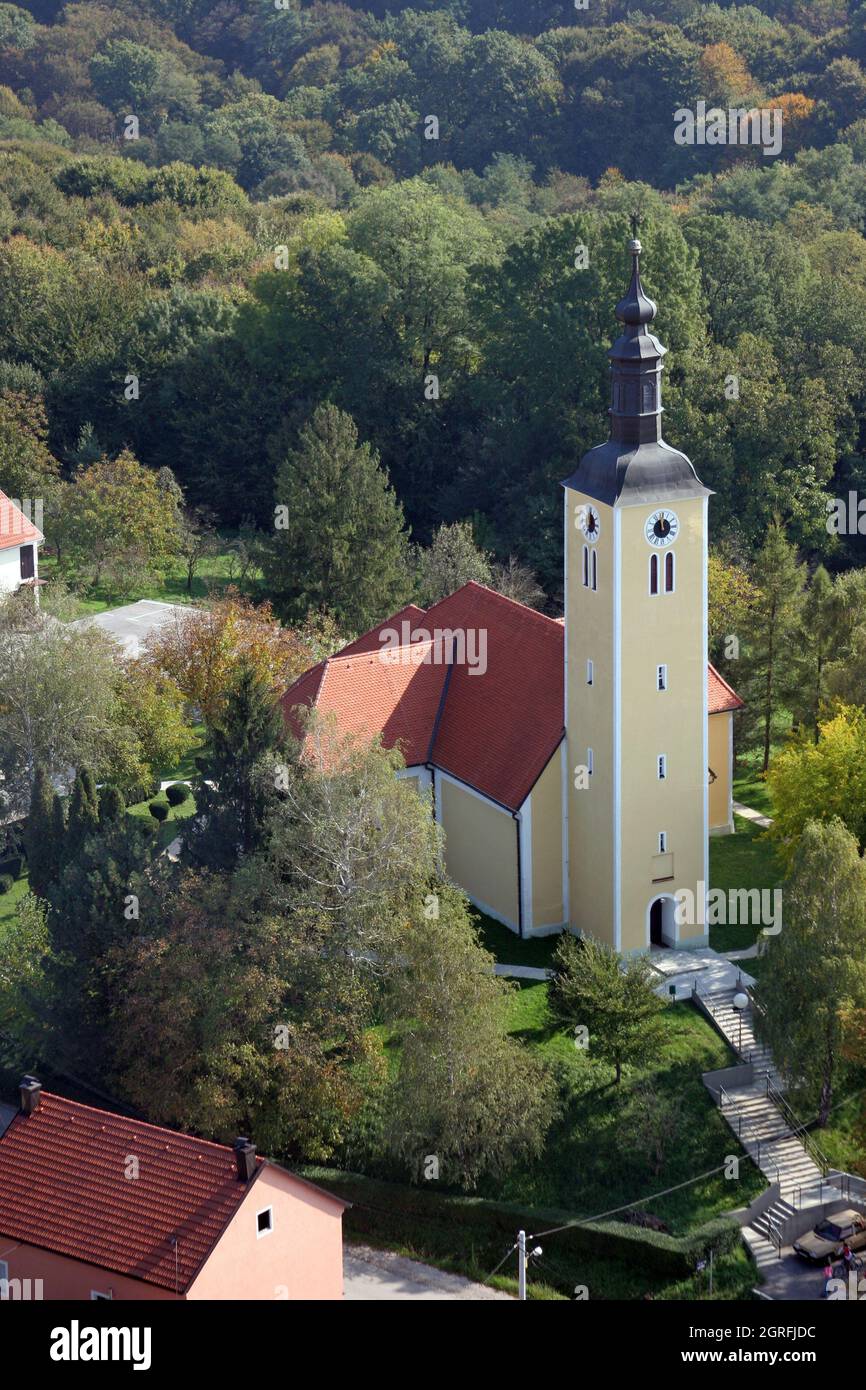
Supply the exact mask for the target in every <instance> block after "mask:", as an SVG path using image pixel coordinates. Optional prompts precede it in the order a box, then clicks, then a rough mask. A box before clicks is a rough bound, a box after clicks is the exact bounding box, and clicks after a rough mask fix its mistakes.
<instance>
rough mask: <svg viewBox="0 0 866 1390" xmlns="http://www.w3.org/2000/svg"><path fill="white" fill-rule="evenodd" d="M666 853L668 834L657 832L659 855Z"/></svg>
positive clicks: (662, 831)
mask: <svg viewBox="0 0 866 1390" xmlns="http://www.w3.org/2000/svg"><path fill="white" fill-rule="evenodd" d="M667 851H668V833H667V831H666V830H660V831H659V854H667Z"/></svg>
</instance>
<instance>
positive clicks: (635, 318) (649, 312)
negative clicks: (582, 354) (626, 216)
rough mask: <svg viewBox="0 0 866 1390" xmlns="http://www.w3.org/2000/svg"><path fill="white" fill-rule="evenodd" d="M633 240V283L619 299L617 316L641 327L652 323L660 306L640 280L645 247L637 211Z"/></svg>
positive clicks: (632, 216) (633, 224)
mask: <svg viewBox="0 0 866 1390" xmlns="http://www.w3.org/2000/svg"><path fill="white" fill-rule="evenodd" d="M630 220H631V240H630V241H629V243H628V251H629V255H630V256H631V259H632V271H631V284H630V285H629V287H628V291H627V293H626V295H625V298H624V299H621V300H620V301H619V304H617V306H616V316H617V318H618V319H619V321H620V323H625V324H628V325H629V327H632V328H640V327H642V326H643V325H644V324H645V323H652V321H653V319H654V318H655V316H656V314H657V313H658V308H657V306H656V304H655V302H654V301H653V300H652V299H650V297H649V295H647V294H645V293H644V289H643V285H642V284H641V282H640V256H641V252H642V251H643V247H642V246H641V244H640V241H639V240H638V235H637V234H638V229H639V227H640V217H639V216H638V214H637V212H633V213H632V215H631V219H630Z"/></svg>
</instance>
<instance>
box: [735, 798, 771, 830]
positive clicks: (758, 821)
mask: <svg viewBox="0 0 866 1390" xmlns="http://www.w3.org/2000/svg"><path fill="white" fill-rule="evenodd" d="M732 804H733V811H734V815H735V816H742V817H743V819H744V820H750V821H751V822H752V824H753V825H759V826H760V827H761V829H762V830H769V828H770V826H771V825H772V824H773V818H772V816H762V815H761V813H760V811H753V810H752V808H751V806H744V805H743V803H742V801H735V802H733V803H732Z"/></svg>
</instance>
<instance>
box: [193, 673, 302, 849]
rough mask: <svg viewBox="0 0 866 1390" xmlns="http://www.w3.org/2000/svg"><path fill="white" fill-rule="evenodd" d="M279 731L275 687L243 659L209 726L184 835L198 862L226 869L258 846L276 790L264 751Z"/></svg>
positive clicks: (274, 746) (279, 738)
mask: <svg viewBox="0 0 866 1390" xmlns="http://www.w3.org/2000/svg"><path fill="white" fill-rule="evenodd" d="M284 734H285V727H284V723H283V716H282V712H281V710H280V706H279V704H278V702H277V699H276V696H275V694H274V691H273V690H272V689H271V687H270V685H269V684H268V683H267V681H265V680H264V679H263V678H262V676H261V675H260V674H259V673H258V672H257V671H256V669H255V667H254V666H252V665H251V664H250V663H247V662H244V663H243V664H242V665H241V666H240V667H239V668H238V671H237V672H236V674H235V676H234V678H233V680H232V683H231V685H230V687H229V689H228V691H227V696H226V701H225V706H224V708H223V712H222V714H221V715H220V718H219V721H218V722H217V723H216V724H215V725H214V727H213V728H212V730H211V747H212V756H211V758H210V760H209V765H208V779H207V782H203V783H202V784H201V787H200V788H199V791H198V793H197V808H198V811H199V813H200V814H199V815H198V816H197V817H196V820H195V823H194V825H193V826H192V827H191V828H190V832H189V836H188V839H187V844H188V846H189V848H190V851H191V853H192V854H193V855H194V856H195V857H196V858H197V859H199V861H200V862H201V863H204V864H207V865H209V866H210V867H213V868H230V867H231V866H232V865H233V864H234V863H235V862H236V860H237V859H238V857H239V856H240V855H242V854H248V853H249V852H250V851H251V850H253V849H254V848H256V846H257V845H258V842H259V838H260V835H261V831H262V825H263V822H264V817H265V812H266V809H267V806H268V805H269V804H270V802H271V801H272V799H273V795H274V794H275V792H276V782H275V777H274V772H273V770H272V769H268V768H267V767H266V766H264V763H265V761H266V759H267V755H268V754H269V753H271V754H275V753H276V751H277V750H278V749H279V747H280V746H281V744H282V742H283V739H284ZM210 783H213V785H212V786H211V785H209V784H210Z"/></svg>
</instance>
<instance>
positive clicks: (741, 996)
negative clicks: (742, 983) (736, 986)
mask: <svg viewBox="0 0 866 1390" xmlns="http://www.w3.org/2000/svg"><path fill="white" fill-rule="evenodd" d="M733 1005H734V1008H735V1009H736V1011H737V1013H738V1014H739V1016H740V1038H739V1042H738V1044H737V1051H738V1052H739V1054H740V1056H741V1057H742V1055H743V1010H744V1009H747V1008H748V1007H749V996H748V994H745V993H744V992H743V990H742V989H740V990H738V992H737V993H736V994H735V995H734V998H733Z"/></svg>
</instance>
